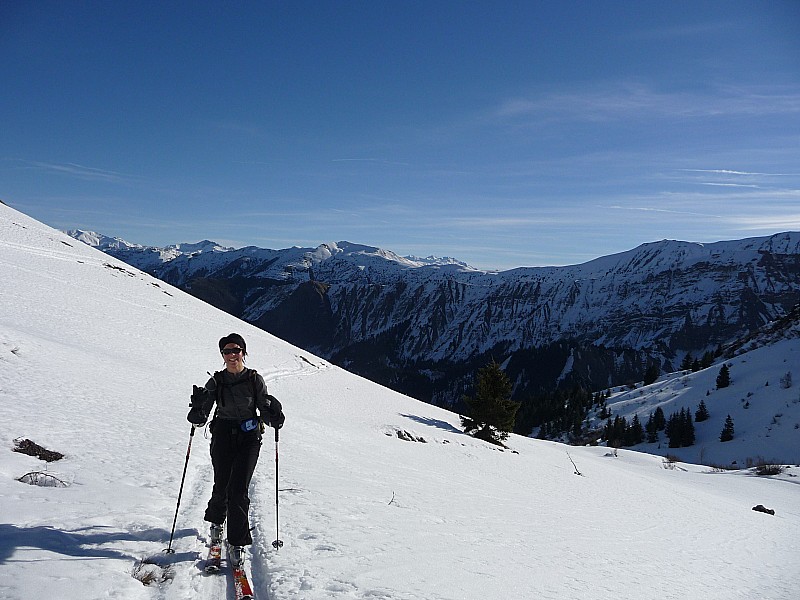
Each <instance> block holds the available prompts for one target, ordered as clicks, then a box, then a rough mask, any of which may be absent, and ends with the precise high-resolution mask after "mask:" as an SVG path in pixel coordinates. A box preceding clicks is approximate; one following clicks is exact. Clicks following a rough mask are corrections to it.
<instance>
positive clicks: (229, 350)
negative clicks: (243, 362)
mask: <svg viewBox="0 0 800 600" xmlns="http://www.w3.org/2000/svg"><path fill="white" fill-rule="evenodd" d="M241 351H242V349H241V348H225V349H224V350H223V351H222V353H223V354H224V355H225V356H227V355H228V354H239V352H241Z"/></svg>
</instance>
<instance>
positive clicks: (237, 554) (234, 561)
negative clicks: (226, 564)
mask: <svg viewBox="0 0 800 600" xmlns="http://www.w3.org/2000/svg"><path fill="white" fill-rule="evenodd" d="M230 561H231V566H232V567H233V568H234V569H241V568H242V567H243V566H244V546H231V549H230Z"/></svg>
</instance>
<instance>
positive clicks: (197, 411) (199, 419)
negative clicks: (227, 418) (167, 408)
mask: <svg viewBox="0 0 800 600" xmlns="http://www.w3.org/2000/svg"><path fill="white" fill-rule="evenodd" d="M206 419H208V415H206V414H204V413H203V411H202V409H201V408H200V407H199V406H193V407H192V410H190V411H189V414H188V415H186V420H187V421H189V423H191V424H192V425H194V426H195V427H202V426H203V425H205V424H206Z"/></svg>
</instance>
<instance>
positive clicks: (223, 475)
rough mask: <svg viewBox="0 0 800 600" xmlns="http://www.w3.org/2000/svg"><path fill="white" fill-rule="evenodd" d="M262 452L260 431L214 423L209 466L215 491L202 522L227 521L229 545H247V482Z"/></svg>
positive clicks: (248, 482) (248, 524) (248, 501)
mask: <svg viewBox="0 0 800 600" xmlns="http://www.w3.org/2000/svg"><path fill="white" fill-rule="evenodd" d="M260 451H261V432H260V431H259V430H258V428H256V429H254V430H253V431H247V432H245V431H242V430H241V429H240V428H239V425H238V423H235V422H229V421H224V420H222V419H219V420H217V421H216V422H215V423H214V430H213V433H212V435H211V465H212V466H213V467H214V488H213V490H212V491H211V500H209V501H208V507H207V508H206V514H205V520H206V521H209V522H211V523H218V524H221V523H223V522H224V521H225V518H226V517H227V519H228V543H229V544H231V545H232V546H249V545H250V544H252V543H253V538H252V537H251V535H250V521H249V519H248V511H249V509H250V497H249V496H248V494H247V491H248V488H249V487H250V479H251V478H252V477H253V471H254V470H255V468H256V463H257V462H258V454H259V452H260Z"/></svg>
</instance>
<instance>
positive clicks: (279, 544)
mask: <svg viewBox="0 0 800 600" xmlns="http://www.w3.org/2000/svg"><path fill="white" fill-rule="evenodd" d="M278 431H280V430H279V429H278V428H277V427H276V428H275V541H274V542H272V547H273V548H275V550H278V549H279V548H282V547H283V540H281V538H280V535H279V528H278V526H279V521H278Z"/></svg>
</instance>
